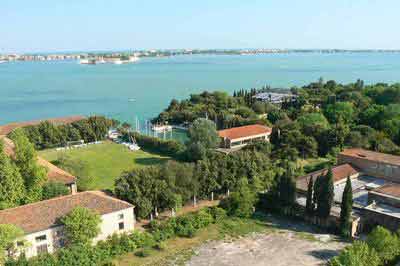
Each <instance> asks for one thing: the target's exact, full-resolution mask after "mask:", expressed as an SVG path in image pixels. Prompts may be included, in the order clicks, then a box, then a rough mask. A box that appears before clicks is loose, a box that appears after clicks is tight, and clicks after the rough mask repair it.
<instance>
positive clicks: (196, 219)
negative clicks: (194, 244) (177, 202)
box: [192, 209, 214, 229]
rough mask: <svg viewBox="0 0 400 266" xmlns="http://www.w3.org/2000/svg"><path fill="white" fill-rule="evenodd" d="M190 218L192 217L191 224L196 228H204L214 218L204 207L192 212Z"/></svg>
mask: <svg viewBox="0 0 400 266" xmlns="http://www.w3.org/2000/svg"><path fill="white" fill-rule="evenodd" d="M192 219H193V223H194V224H193V226H194V227H195V228H196V229H201V228H204V227H206V226H208V225H209V224H211V223H212V222H213V220H214V219H213V217H212V215H211V214H210V213H209V212H208V211H206V210H204V209H203V210H200V211H198V212H197V213H195V214H193V215H192Z"/></svg>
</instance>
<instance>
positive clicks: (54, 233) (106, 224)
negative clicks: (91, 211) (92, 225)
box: [17, 207, 135, 258]
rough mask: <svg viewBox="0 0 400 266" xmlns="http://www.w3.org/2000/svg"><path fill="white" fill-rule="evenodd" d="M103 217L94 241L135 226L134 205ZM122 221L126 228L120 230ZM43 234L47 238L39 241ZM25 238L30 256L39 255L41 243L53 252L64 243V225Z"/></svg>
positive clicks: (27, 252)
mask: <svg viewBox="0 0 400 266" xmlns="http://www.w3.org/2000/svg"><path fill="white" fill-rule="evenodd" d="M120 215H123V218H121V217H120ZM101 219H102V222H101V224H100V229H101V232H100V234H99V235H98V236H97V237H96V238H95V239H94V243H96V242H98V241H100V240H105V239H106V238H107V237H108V236H110V235H112V234H114V233H124V232H131V231H132V230H133V229H134V227H135V216H134V209H133V207H132V208H128V209H125V210H121V211H118V212H113V213H109V214H105V215H102V216H101ZM122 222H123V223H124V229H123V230H120V229H119V223H122ZM41 235H46V240H43V241H37V240H36V237H38V236H41ZM24 240H25V241H26V245H25V247H24V252H25V254H26V256H27V257H28V258H29V257H32V256H36V255H38V254H37V247H38V246H40V245H45V244H46V245H47V250H48V252H49V253H52V252H54V251H55V250H56V249H57V248H59V247H60V245H62V243H63V240H65V235H64V232H63V226H57V227H53V228H49V229H47V230H43V231H40V232H35V233H32V234H28V235H26V236H25V237H24ZM17 255H18V254H17Z"/></svg>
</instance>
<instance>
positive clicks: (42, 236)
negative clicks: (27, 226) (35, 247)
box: [35, 235, 47, 242]
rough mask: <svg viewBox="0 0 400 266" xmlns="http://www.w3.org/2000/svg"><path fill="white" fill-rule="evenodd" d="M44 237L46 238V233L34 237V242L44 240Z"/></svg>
mask: <svg viewBox="0 0 400 266" xmlns="http://www.w3.org/2000/svg"><path fill="white" fill-rule="evenodd" d="M46 239H47V237H46V235H41V236H37V237H35V240H36V242H41V241H44V240H46Z"/></svg>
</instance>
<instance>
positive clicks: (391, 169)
mask: <svg viewBox="0 0 400 266" xmlns="http://www.w3.org/2000/svg"><path fill="white" fill-rule="evenodd" d="M343 163H350V164H352V165H354V166H356V167H357V168H359V169H360V170H361V171H362V172H363V173H365V174H367V175H371V176H375V177H380V178H385V179H387V180H390V181H394V182H400V167H399V166H397V165H392V164H388V163H382V162H375V161H371V160H368V159H366V158H358V157H354V156H347V155H343V154H339V155H338V164H343Z"/></svg>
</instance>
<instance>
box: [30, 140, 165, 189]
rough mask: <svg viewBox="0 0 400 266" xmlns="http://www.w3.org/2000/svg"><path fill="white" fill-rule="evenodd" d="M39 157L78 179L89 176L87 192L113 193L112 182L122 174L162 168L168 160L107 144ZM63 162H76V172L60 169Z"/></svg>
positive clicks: (163, 157)
mask: <svg viewBox="0 0 400 266" xmlns="http://www.w3.org/2000/svg"><path fill="white" fill-rule="evenodd" d="M38 154H39V156H41V157H43V158H44V159H46V160H48V161H50V162H52V163H54V164H55V165H58V166H59V167H61V168H64V169H65V168H67V169H65V170H67V171H71V170H72V171H71V173H72V174H74V175H79V174H80V173H79V172H81V171H84V172H85V175H90V176H91V178H92V181H91V182H90V183H91V184H90V186H89V187H88V188H89V189H112V188H113V187H114V181H115V179H116V178H117V177H119V176H120V175H121V173H122V172H124V171H129V170H132V169H134V168H140V167H145V166H151V165H157V164H161V163H163V162H165V161H167V160H169V157H165V156H160V155H157V154H153V153H149V152H146V151H143V150H139V151H130V150H129V149H128V148H127V147H125V146H123V145H120V144H116V143H112V142H109V141H106V142H104V143H101V144H94V145H90V146H87V147H83V148H79V149H73V150H67V151H57V150H56V149H47V150H42V151H39V152H38ZM65 158H67V159H68V162H70V163H69V164H71V163H74V162H75V164H76V165H75V169H71V168H73V166H71V167H69V164H68V165H67V166H66V167H63V160H65ZM60 159H61V162H60ZM83 168H87V169H83Z"/></svg>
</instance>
